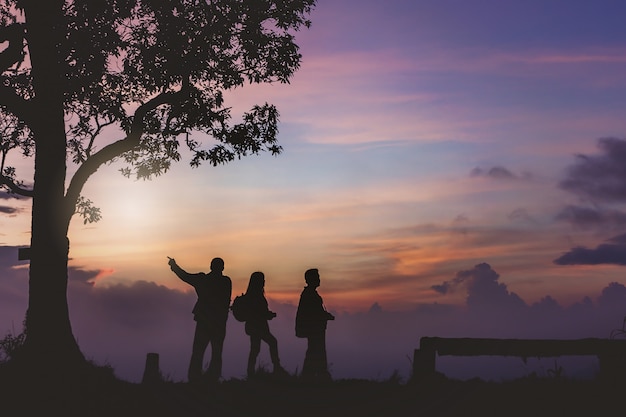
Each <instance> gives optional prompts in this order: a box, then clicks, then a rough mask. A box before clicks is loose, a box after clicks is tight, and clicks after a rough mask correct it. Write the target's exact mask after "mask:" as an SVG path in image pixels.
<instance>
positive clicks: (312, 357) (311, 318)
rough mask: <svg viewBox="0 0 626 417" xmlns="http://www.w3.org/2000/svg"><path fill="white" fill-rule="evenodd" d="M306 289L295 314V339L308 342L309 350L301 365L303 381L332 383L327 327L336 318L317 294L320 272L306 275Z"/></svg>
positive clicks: (314, 270)
mask: <svg viewBox="0 0 626 417" xmlns="http://www.w3.org/2000/svg"><path fill="white" fill-rule="evenodd" d="M304 280H305V281H306V284H307V285H306V287H304V290H303V291H302V294H301V295H300V302H299V303H298V311H297V312H296V336H297V337H305V338H306V339H307V350H306V354H305V357H304V364H303V365H302V374H301V376H302V378H305V379H317V380H330V378H331V377H330V373H329V372H328V361H327V358H326V325H327V322H328V320H334V319H335V316H333V315H332V314H330V313H329V312H328V311H326V308H324V302H323V300H322V297H321V296H320V295H319V294H318V293H317V287H319V286H320V275H319V271H318V270H317V269H309V270H307V271H306V272H305V273H304Z"/></svg>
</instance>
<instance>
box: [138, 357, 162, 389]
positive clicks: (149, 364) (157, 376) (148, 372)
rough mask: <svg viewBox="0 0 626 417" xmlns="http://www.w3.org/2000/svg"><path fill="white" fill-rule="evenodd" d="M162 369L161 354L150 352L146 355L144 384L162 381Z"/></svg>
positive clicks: (142, 381)
mask: <svg viewBox="0 0 626 417" xmlns="http://www.w3.org/2000/svg"><path fill="white" fill-rule="evenodd" d="M161 381H162V378H161V370H160V369H159V354H158V353H148V354H147V355H146V367H145V369H144V371H143V379H142V380H141V383H142V384H155V383H158V382H161Z"/></svg>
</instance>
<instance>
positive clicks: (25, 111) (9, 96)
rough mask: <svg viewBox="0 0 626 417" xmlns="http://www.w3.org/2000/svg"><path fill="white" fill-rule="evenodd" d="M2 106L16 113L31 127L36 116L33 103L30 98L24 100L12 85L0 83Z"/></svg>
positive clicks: (0, 104) (0, 101) (0, 103)
mask: <svg viewBox="0 0 626 417" xmlns="http://www.w3.org/2000/svg"><path fill="white" fill-rule="evenodd" d="M0 106H2V107H4V108H6V109H7V111H9V112H10V113H12V114H13V115H15V117H17V118H18V119H20V120H22V121H23V122H24V123H26V125H28V126H29V127H30V125H31V122H32V120H33V119H34V118H35V117H36V115H35V114H33V113H34V112H33V111H32V104H31V102H30V101H28V100H24V98H22V97H21V96H19V95H18V94H15V91H14V90H13V89H11V88H10V87H7V86H4V85H1V84H0Z"/></svg>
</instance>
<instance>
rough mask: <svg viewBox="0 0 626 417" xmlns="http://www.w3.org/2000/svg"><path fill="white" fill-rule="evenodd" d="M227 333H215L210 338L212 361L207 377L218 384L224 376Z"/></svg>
mask: <svg viewBox="0 0 626 417" xmlns="http://www.w3.org/2000/svg"><path fill="white" fill-rule="evenodd" d="M225 336H226V334H225V332H223V331H218V332H214V333H213V334H212V335H211V336H210V342H211V361H210V362H209V369H208V370H207V377H208V379H209V381H211V382H217V381H218V380H219V379H220V377H221V376H222V350H223V349H224V337H225Z"/></svg>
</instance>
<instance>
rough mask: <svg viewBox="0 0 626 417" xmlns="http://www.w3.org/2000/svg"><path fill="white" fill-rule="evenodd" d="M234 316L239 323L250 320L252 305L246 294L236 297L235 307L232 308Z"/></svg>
mask: <svg viewBox="0 0 626 417" xmlns="http://www.w3.org/2000/svg"><path fill="white" fill-rule="evenodd" d="M230 310H231V311H232V312H233V316H234V317H235V320H237V321H247V320H248V319H249V318H250V303H249V302H248V299H247V298H246V295H245V294H243V293H242V294H241V295H238V296H236V297H235V299H234V300H233V305H231V306H230Z"/></svg>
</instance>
